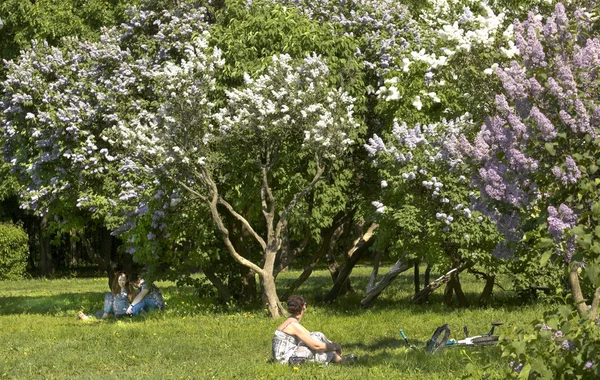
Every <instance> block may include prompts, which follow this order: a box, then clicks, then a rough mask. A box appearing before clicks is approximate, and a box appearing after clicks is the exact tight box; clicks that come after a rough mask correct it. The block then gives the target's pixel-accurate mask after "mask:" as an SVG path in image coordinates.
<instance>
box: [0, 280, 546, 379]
mask: <svg viewBox="0 0 600 380" xmlns="http://www.w3.org/2000/svg"><path fill="white" fill-rule="evenodd" d="M368 274H369V270H368V268H357V270H356V271H355V272H353V276H352V279H353V285H354V287H355V290H356V291H357V293H356V294H351V295H347V296H343V297H340V298H339V299H338V300H336V301H335V302H333V303H331V304H322V303H319V302H317V301H316V299H317V298H318V296H319V295H322V294H323V293H324V292H326V291H327V290H328V287H329V286H330V285H331V278H330V276H329V273H328V272H326V271H318V272H316V273H315V274H314V276H313V277H311V278H310V279H309V280H308V281H307V282H306V283H305V284H304V285H303V286H302V287H301V288H300V289H299V293H300V294H303V295H304V296H305V297H306V298H307V299H308V301H309V305H308V307H309V310H308V313H307V314H306V316H305V319H304V320H303V324H304V325H305V326H306V327H307V328H308V329H309V330H313V331H322V332H324V333H325V334H326V335H327V336H328V337H330V338H331V339H332V340H334V341H337V342H340V343H341V344H342V346H343V347H344V352H345V353H350V352H352V353H354V354H356V355H358V356H359V357H361V359H360V360H359V361H358V362H357V363H355V364H351V365H344V366H335V365H330V366H326V367H324V366H321V365H317V364H303V365H300V366H296V367H291V366H285V365H278V364H270V363H268V360H269V359H270V355H271V346H270V345H271V338H272V334H273V332H274V330H275V328H276V327H277V326H278V324H279V323H280V320H279V321H274V320H271V319H269V318H268V317H267V316H266V314H265V312H264V310H263V308H262V307H260V306H252V305H246V306H243V307H238V306H233V305H231V304H230V305H221V304H218V303H217V302H216V300H214V299H212V298H209V297H201V296H199V295H198V293H197V291H196V290H195V289H192V288H177V287H176V286H175V285H174V284H173V283H170V282H159V283H158V286H159V287H160V288H161V290H162V292H163V294H164V297H165V299H166V301H167V310H165V311H164V312H151V313H147V314H145V315H142V316H140V317H137V318H124V319H121V320H114V319H110V320H106V321H104V320H90V321H80V320H77V319H76V314H77V311H79V310H84V311H86V312H94V311H97V310H100V309H101V308H102V301H103V294H104V292H105V291H107V282H106V280H105V279H58V280H50V281H42V280H30V281H17V282H0V331H1V332H2V339H3V344H2V345H0V377H6V378H14V379H21V378H75V377H83V378H106V377H109V378H111V377H115V378H116V377H119V378H134V377H135V378H139V377H144V378H156V379H168V378H184V379H203V378H205V379H210V378H215V379H261V378H262V379H269V378H281V377H285V378H292V379H305V378H336V379H338V378H339V379H345V378H348V379H357V378H361V377H363V378H387V377H399V376H400V377H401V378H407V379H412V378H414V379H442V378H443V379H447V378H455V377H456V378H460V377H461V376H462V375H463V374H464V371H465V365H466V357H465V355H463V354H461V352H460V349H450V348H449V349H446V350H444V351H443V352H442V353H441V354H440V355H435V356H431V355H427V354H425V352H424V345H425V341H426V340H427V339H428V338H429V337H430V336H431V334H432V333H433V331H434V330H435V328H436V327H437V326H439V325H441V324H443V323H449V324H450V326H451V328H452V331H453V335H456V336H458V337H460V336H462V326H464V325H468V326H469V328H470V330H471V331H472V332H474V333H478V332H484V331H487V330H488V328H489V323H490V322H491V321H497V320H500V321H504V322H505V325H504V326H502V328H503V329H512V328H516V327H519V326H524V325H526V324H527V323H528V322H529V321H530V320H532V319H533V318H535V317H539V316H540V315H541V313H542V311H543V310H544V308H545V306H544V305H542V304H526V305H520V304H517V303H512V304H511V303H510V302H509V300H510V296H509V294H502V292H501V291H498V293H497V294H496V297H497V299H496V301H497V305H496V306H492V307H489V308H478V307H473V308H470V309H449V308H447V307H445V306H444V305H442V304H441V302H440V299H439V296H438V295H437V294H436V295H434V296H433V297H432V301H431V302H430V303H429V304H425V305H414V304H412V303H410V302H409V298H410V296H411V294H412V283H411V281H412V273H410V274H408V273H407V274H405V275H404V276H400V277H399V278H398V281H397V282H395V283H394V284H393V285H392V286H391V287H390V289H388V290H386V291H385V292H384V293H383V294H382V295H381V297H380V299H379V300H378V301H377V302H376V303H375V305H374V307H373V308H371V309H367V310H361V309H360V308H359V306H358V305H359V302H360V298H361V295H362V294H363V292H364V286H365V285H366V279H367V276H368ZM298 275H299V271H295V270H290V271H288V272H285V273H284V274H282V277H281V278H280V279H279V286H280V290H284V289H285V286H287V285H288V284H289V283H290V282H291V281H293V279H295V278H296V277H297V276H298ZM463 285H464V289H465V292H466V293H467V295H468V297H470V299H474V298H475V297H476V296H477V294H478V291H479V289H480V286H479V285H480V284H479V283H477V282H476V281H475V280H474V279H471V278H469V277H467V276H465V277H464V279H463ZM399 328H402V329H404V331H405V332H406V333H407V334H408V339H409V341H410V343H412V344H414V345H416V346H417V348H418V350H417V351H413V350H411V349H409V348H408V347H407V346H406V344H405V343H404V341H403V340H402V338H401V336H400V334H399V333H398V329H399ZM467 353H468V354H469V355H470V356H472V358H473V360H474V361H475V363H479V364H480V365H483V364H488V363H494V366H493V367H492V371H496V372H495V373H496V374H497V375H498V374H499V373H500V372H499V369H500V368H504V367H505V366H506V365H507V363H505V362H504V360H503V359H501V358H500V349H499V348H498V347H485V348H479V349H474V350H467Z"/></svg>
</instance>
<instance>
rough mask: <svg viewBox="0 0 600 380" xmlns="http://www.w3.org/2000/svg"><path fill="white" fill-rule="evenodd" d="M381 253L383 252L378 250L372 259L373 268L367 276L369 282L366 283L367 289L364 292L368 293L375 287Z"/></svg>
mask: <svg viewBox="0 0 600 380" xmlns="http://www.w3.org/2000/svg"><path fill="white" fill-rule="evenodd" d="M382 254H383V253H382V252H381V251H379V252H377V254H376V255H375V260H374V261H373V270H372V271H371V275H370V276H369V283H368V284H367V290H366V291H365V293H369V292H370V291H371V290H373V288H374V287H375V282H376V281H377V275H378V274H379V266H380V265H381V256H382Z"/></svg>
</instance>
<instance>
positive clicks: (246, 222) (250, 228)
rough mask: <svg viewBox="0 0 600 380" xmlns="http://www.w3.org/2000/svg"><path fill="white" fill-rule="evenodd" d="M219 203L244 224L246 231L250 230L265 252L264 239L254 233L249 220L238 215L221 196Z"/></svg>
mask: <svg viewBox="0 0 600 380" xmlns="http://www.w3.org/2000/svg"><path fill="white" fill-rule="evenodd" d="M217 202H218V203H219V204H220V205H222V206H224V207H225V208H226V209H227V211H229V213H230V214H231V215H233V217H234V218H236V219H237V220H239V221H240V222H241V223H242V225H243V226H244V227H245V228H246V230H248V232H250V234H251V235H252V236H253V237H254V238H255V239H256V241H257V242H258V244H260V246H261V248H262V249H263V250H264V249H265V248H266V247H267V245H266V243H265V241H264V240H263V238H262V237H261V236H260V235H259V234H258V233H256V231H254V229H253V228H252V226H251V225H250V223H249V222H248V220H246V218H244V217H243V216H242V215H240V214H238V212H237V211H235V210H234V209H233V206H231V205H230V204H229V202H227V201H226V200H225V199H223V198H222V197H221V196H220V195H219V199H218V201H217Z"/></svg>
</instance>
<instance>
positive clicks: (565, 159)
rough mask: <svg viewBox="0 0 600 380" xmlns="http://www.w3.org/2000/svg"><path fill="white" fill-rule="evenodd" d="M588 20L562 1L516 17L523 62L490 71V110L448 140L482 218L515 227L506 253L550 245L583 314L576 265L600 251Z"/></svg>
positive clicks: (596, 109) (598, 115)
mask: <svg viewBox="0 0 600 380" xmlns="http://www.w3.org/2000/svg"><path fill="white" fill-rule="evenodd" d="M592 9H594V8H592ZM595 9H596V10H597V8H595ZM594 17H597V15H594V14H593V13H590V12H589V11H588V10H587V9H585V8H576V9H574V11H573V12H572V13H570V14H568V13H567V10H566V8H565V6H564V5H562V4H560V3H559V4H557V5H556V8H555V11H554V12H553V13H552V14H551V15H550V16H548V17H546V18H545V20H544V19H543V18H542V17H540V16H539V15H536V14H534V13H530V14H529V17H528V18H527V19H526V20H525V21H523V22H519V21H515V23H514V33H515V44H516V46H517V47H518V49H519V52H520V57H521V59H520V60H518V61H517V60H514V61H512V62H511V64H510V65H508V66H505V67H499V68H498V69H497V74H498V77H499V79H500V80H501V82H502V86H503V89H504V92H503V93H500V94H498V95H496V99H495V103H496V110H497V114H495V115H493V116H490V117H489V118H488V120H487V121H486V123H485V124H484V125H483V126H482V127H481V130H480V131H479V133H478V134H477V136H476V137H475V138H474V139H473V140H471V141H469V140H468V139H467V138H466V137H465V136H460V137H458V138H456V139H453V140H452V142H451V143H452V145H453V148H452V149H453V151H454V152H455V153H456V154H457V157H459V159H466V160H472V162H473V163H474V165H475V166H476V167H478V171H477V173H476V175H474V176H473V177H472V179H473V181H474V183H475V184H476V185H477V186H478V187H479V189H480V193H481V201H480V202H479V208H480V209H481V210H482V211H483V212H484V213H486V214H488V215H497V214H498V213H500V214H503V215H510V216H511V219H513V220H512V222H511V223H513V224H514V225H515V226H520V227H518V231H520V232H519V233H516V234H511V233H510V231H508V232H509V233H505V237H506V240H507V245H508V247H509V249H510V250H511V251H512V252H519V249H520V248H521V247H522V248H525V249H526V247H527V246H528V245H529V243H528V242H529V241H530V240H531V239H537V240H538V241H540V242H541V246H540V247H541V248H542V251H543V250H544V249H543V247H548V246H551V249H552V250H553V252H555V253H557V254H559V255H560V256H562V258H563V260H561V261H563V262H566V263H570V264H571V265H569V268H570V269H569V275H568V278H569V280H570V282H571V289H572V293H573V297H574V300H575V301H576V302H578V305H577V308H578V310H579V312H580V314H582V315H583V314H586V313H587V312H588V306H587V303H586V302H584V298H585V297H584V296H583V294H582V293H581V292H582V289H581V287H580V285H579V281H580V280H579V275H578V273H580V272H581V265H580V263H582V262H585V265H586V268H588V269H584V273H585V272H586V271H587V270H589V271H590V272H588V273H595V269H594V268H596V265H597V260H598V253H597V252H600V250H599V249H598V247H600V242H598V241H597V240H596V236H595V235H594V233H593V231H594V229H595V228H596V226H597V225H598V220H597V217H598V212H599V211H600V210H599V209H598V203H597V202H598V198H597V194H598V192H597V190H596V186H597V181H598V180H597V178H598V166H597V165H598V158H599V157H598V155H597V151H598V149H597V146H598V143H599V141H600V140H598V137H599V136H598V131H599V129H598V128H600V103H599V101H598V99H600V87H599V86H598V82H597V79H598V67H599V65H600V42H599V40H598V38H597V36H596V34H594V29H593V20H594ZM524 225H527V226H533V227H529V230H527V229H525V228H523V226H524ZM537 226H541V227H542V228H543V229H544V228H545V232H544V230H543V229H542V230H540V229H537ZM525 233H526V234H525ZM536 234H540V235H536ZM548 235H549V237H548ZM524 236H526V238H525V239H523V238H524ZM536 236H537V238H536ZM547 242H548V243H547ZM543 257H544V259H543V261H542V262H543V263H544V262H547V258H548V256H547V255H544V256H543ZM553 262H554V261H553ZM559 262H560V261H559ZM559 262H556V263H559ZM578 269H579V270H578ZM587 277H588V279H589V281H590V284H591V286H592V288H596V287H598V286H599V285H600V284H598V280H597V278H595V277H596V276H595V275H591V274H590V275H588V276H587ZM582 280H585V277H583V278H582ZM599 297H600V293H599V292H596V296H595V297H592V298H588V299H589V300H592V302H591V305H592V308H591V310H590V314H591V315H592V316H595V315H597V312H598V301H597V299H598V298H599Z"/></svg>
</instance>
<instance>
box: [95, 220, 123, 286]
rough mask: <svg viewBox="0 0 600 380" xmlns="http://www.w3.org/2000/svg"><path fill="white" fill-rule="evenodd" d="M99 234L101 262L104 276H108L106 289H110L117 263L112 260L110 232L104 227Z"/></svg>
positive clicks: (112, 240)
mask: <svg viewBox="0 0 600 380" xmlns="http://www.w3.org/2000/svg"><path fill="white" fill-rule="evenodd" d="M99 232H100V237H101V239H102V240H101V243H100V251H101V252H102V260H103V262H104V270H105V271H106V275H107V276H108V287H109V289H110V286H111V284H112V282H113V279H114V277H115V270H116V268H117V263H116V262H115V260H114V258H113V251H114V247H113V244H114V239H113V237H112V236H111V235H110V231H109V230H108V229H107V228H105V227H100V229H99ZM130 275H131V274H130Z"/></svg>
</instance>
